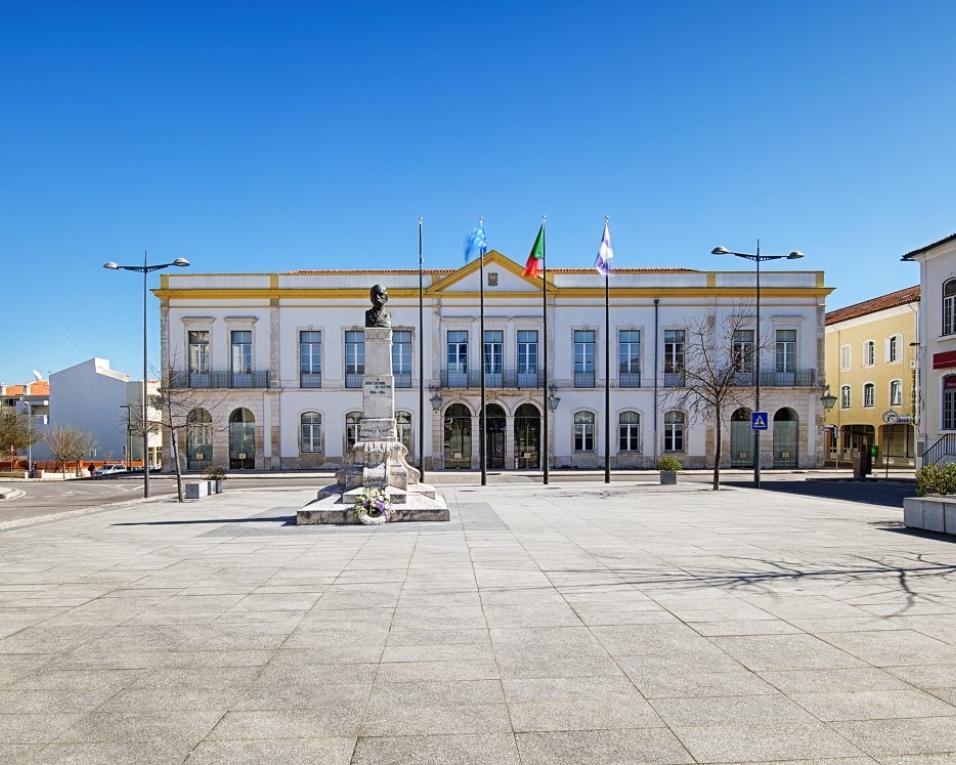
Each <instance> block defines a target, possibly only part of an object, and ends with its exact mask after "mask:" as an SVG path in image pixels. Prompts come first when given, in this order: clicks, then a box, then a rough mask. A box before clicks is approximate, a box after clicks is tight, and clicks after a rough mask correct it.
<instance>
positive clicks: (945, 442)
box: [923, 433, 956, 465]
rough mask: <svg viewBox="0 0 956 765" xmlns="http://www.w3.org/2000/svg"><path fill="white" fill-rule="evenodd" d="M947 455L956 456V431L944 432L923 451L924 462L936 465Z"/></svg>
mask: <svg viewBox="0 0 956 765" xmlns="http://www.w3.org/2000/svg"><path fill="white" fill-rule="evenodd" d="M945 457H956V433H944V434H943V435H942V436H940V438H939V440H938V441H937V442H936V443H935V444H933V445H932V446H931V447H929V449H927V450H926V451H925V452H923V464H924V465H935V464H936V463H937V462H940V461H941V460H942V459H943V458H945Z"/></svg>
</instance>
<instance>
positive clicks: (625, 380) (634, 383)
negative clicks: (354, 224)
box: [617, 372, 641, 388]
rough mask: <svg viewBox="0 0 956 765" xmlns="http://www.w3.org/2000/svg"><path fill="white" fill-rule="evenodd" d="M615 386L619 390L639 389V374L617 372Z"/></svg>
mask: <svg viewBox="0 0 956 765" xmlns="http://www.w3.org/2000/svg"><path fill="white" fill-rule="evenodd" d="M617 385H618V387H619V388H640V387H641V373H640V372H618V373H617Z"/></svg>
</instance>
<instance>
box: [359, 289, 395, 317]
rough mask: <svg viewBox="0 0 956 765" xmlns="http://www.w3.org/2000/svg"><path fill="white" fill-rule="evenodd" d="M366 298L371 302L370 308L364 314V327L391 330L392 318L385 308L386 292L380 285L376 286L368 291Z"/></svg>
mask: <svg viewBox="0 0 956 765" xmlns="http://www.w3.org/2000/svg"><path fill="white" fill-rule="evenodd" d="M368 296H369V299H370V300H371V301H372V307H371V308H369V309H368V310H367V311H366V312H365V326H366V327H387V328H391V326H392V318H391V316H389V315H388V309H387V308H386V307H385V304H386V303H387V302H388V290H387V289H385V287H383V286H382V285H381V284H376V285H375V286H374V287H372V289H371V290H369V293H368Z"/></svg>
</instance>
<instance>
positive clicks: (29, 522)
mask: <svg viewBox="0 0 956 765" xmlns="http://www.w3.org/2000/svg"><path fill="white" fill-rule="evenodd" d="M166 499H169V497H167V496H160V497H149V498H148V499H147V498H145V497H144V498H140V499H132V500H124V501H122V502H113V503H111V504H109V505H92V506H90V507H81V508H78V509H76V510H67V511H66V512H65V513H48V514H47V515H36V516H33V517H32V518H17V519H15V520H12V521H3V522H0V531H13V530H15V529H23V528H27V527H29V526H40V525H42V524H46V523H55V522H56V521H68V520H70V519H71V518H79V517H81V516H84V515H93V514H94V513H104V512H107V511H109V510H122V509H124V508H127V507H137V506H139V505H146V504H149V503H152V502H162V501H163V500H166Z"/></svg>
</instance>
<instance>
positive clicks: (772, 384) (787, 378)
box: [734, 369, 817, 388]
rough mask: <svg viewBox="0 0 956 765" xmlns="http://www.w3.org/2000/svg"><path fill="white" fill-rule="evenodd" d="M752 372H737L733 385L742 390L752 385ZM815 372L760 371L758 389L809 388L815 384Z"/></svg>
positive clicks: (813, 370) (806, 370)
mask: <svg viewBox="0 0 956 765" xmlns="http://www.w3.org/2000/svg"><path fill="white" fill-rule="evenodd" d="M754 377H755V374H754V373H753V372H738V373H737V374H736V375H735V377H734V385H738V386H740V387H742V388H746V387H751V386H753V384H754ZM816 379H817V372H816V370H815V369H796V370H794V371H792V372H776V371H774V370H772V369H771V370H764V369H761V370H760V387H762V388H810V387H813V386H814V385H815V384H816Z"/></svg>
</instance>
